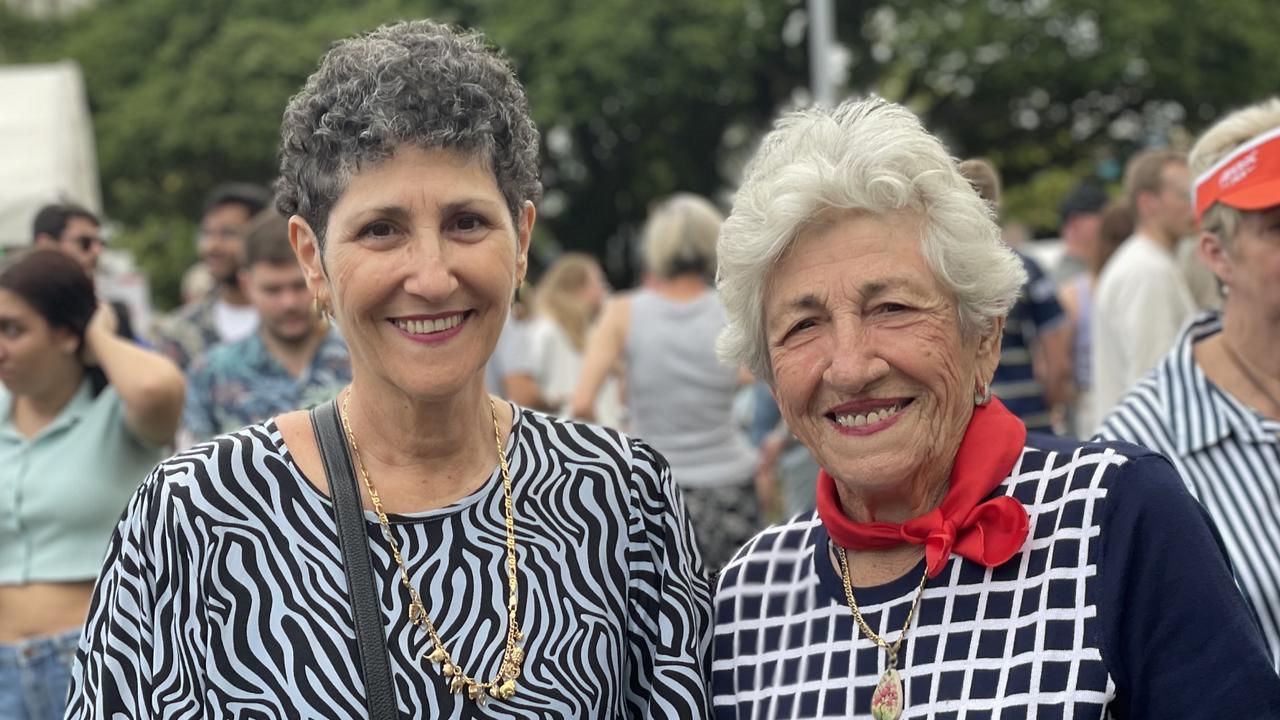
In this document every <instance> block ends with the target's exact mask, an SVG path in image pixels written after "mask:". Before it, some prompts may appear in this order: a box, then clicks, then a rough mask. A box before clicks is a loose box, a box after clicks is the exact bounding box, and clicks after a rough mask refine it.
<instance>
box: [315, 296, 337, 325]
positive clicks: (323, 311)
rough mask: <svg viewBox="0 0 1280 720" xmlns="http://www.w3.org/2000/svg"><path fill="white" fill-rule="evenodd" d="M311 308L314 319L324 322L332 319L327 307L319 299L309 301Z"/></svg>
mask: <svg viewBox="0 0 1280 720" xmlns="http://www.w3.org/2000/svg"><path fill="white" fill-rule="evenodd" d="M311 307H312V309H314V310H315V313H316V317H318V318H320V319H322V320H324V321H325V322H329V321H330V320H331V319H332V318H333V315H332V314H331V313H330V312H329V306H328V305H327V304H326V303H324V302H323V301H322V300H320V298H313V299H312V300H311Z"/></svg>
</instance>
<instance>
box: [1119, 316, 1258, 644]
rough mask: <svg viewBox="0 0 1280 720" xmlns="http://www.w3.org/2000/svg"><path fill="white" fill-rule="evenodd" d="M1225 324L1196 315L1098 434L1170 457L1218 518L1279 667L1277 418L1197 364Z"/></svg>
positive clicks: (1189, 487) (1225, 543)
mask: <svg viewBox="0 0 1280 720" xmlns="http://www.w3.org/2000/svg"><path fill="white" fill-rule="evenodd" d="M1221 330H1222V317H1221V315H1219V314H1218V313H1213V312H1210V313H1206V314H1204V315H1201V316H1199V317H1197V318H1196V319H1195V320H1193V321H1192V322H1191V323H1190V324H1189V325H1188V326H1187V327H1186V328H1184V329H1183V331H1182V333H1181V334H1180V335H1179V337H1178V341H1177V343H1176V344H1175V345H1174V347H1173V350H1172V351H1171V352H1170V353H1169V354H1168V355H1166V356H1165V358H1164V359H1163V360H1161V361H1160V363H1159V364H1158V365H1156V367H1155V368H1154V369H1153V370H1152V371H1151V372H1150V373H1148V374H1147V375H1146V377H1144V378H1143V379H1142V380H1140V381H1138V383H1137V384H1136V385H1134V386H1133V388H1131V389H1130V390H1129V393H1128V394H1127V395H1126V396H1125V398H1124V400H1122V401H1121V403H1120V404H1119V405H1117V406H1116V407H1115V408H1114V409H1113V410H1112V411H1111V412H1110V413H1109V414H1108V415H1107V417H1106V419H1105V420H1104V421H1103V424H1102V427H1101V429H1099V431H1098V438H1099V439H1103V440H1125V441H1128V442H1132V443H1135V444H1138V445H1142V446H1144V447H1147V448H1150V449H1152V450H1155V451H1156V452H1159V453H1161V454H1163V455H1165V456H1167V457H1168V458H1169V459H1170V460H1172V461H1173V463H1174V465H1175V466H1176V467H1177V468H1178V472H1179V473H1180V474H1181V475H1182V478H1183V480H1184V481H1185V482H1186V484H1187V487H1188V489H1190V490H1191V494H1192V495H1194V496H1195V497H1196V498H1198V499H1199V500H1200V502H1201V504H1203V505H1204V507H1205V509H1206V510H1207V511H1208V513H1209V515H1210V517H1212V518H1213V521H1214V523H1216V524H1217V526H1218V531H1219V532H1220V533H1221V534H1222V539H1223V544H1224V545H1225V547H1226V550H1227V555H1228V557H1229V558H1230V560H1231V564H1232V566H1233V569H1234V571H1235V575H1236V581H1237V582H1238V583H1239V585H1240V588H1241V589H1242V590H1243V591H1244V594H1245V597H1246V598H1247V599H1248V600H1249V602H1250V604H1252V606H1253V609H1254V611H1255V612H1256V613H1257V614H1258V619H1259V622H1260V624H1261V625H1262V631H1263V634H1264V636H1265V637H1266V640H1267V645H1268V646H1269V648H1270V649H1271V655H1272V657H1273V658H1274V661H1275V662H1276V663H1277V665H1276V666H1277V668H1278V669H1280V421H1277V420H1274V419H1270V418H1265V417H1262V416H1260V415H1259V414H1258V413H1257V412H1255V411H1253V410H1251V409H1249V408H1248V407H1246V406H1245V405H1244V404H1243V403H1241V402H1240V401H1239V400H1237V399H1236V398H1235V397H1233V396H1232V395H1231V394H1230V393H1228V392H1226V391H1225V390H1223V389H1222V388H1220V387H1218V386H1217V385H1214V384H1213V382H1212V381H1211V380H1209V378H1208V377H1206V376H1205V374H1204V371H1203V370H1201V369H1200V366H1199V365H1197V364H1196V361H1195V356H1194V355H1193V354H1192V349H1193V346H1194V345H1195V344H1196V343H1197V342H1199V341H1201V340H1204V339H1205V338H1208V337H1210V336H1211V335H1214V334H1215V333H1217V332H1219V331H1221Z"/></svg>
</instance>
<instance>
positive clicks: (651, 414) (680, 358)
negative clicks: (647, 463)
mask: <svg viewBox="0 0 1280 720" xmlns="http://www.w3.org/2000/svg"><path fill="white" fill-rule="evenodd" d="M722 220H723V216H722V215H721V214H720V211H719V210H717V209H716V207H715V206H714V205H712V204H711V202H710V201H708V200H707V199H705V198H702V197H699V196H697V195H691V194H687V193H681V194H678V195H674V196H672V197H670V198H667V199H665V200H663V201H661V202H659V203H657V205H655V206H654V208H653V210H652V211H651V212H650V214H649V218H648V220H647V221H646V222H645V226H644V230H643V232H642V240H641V241H642V243H643V246H642V250H643V253H644V264H645V269H646V271H647V273H648V280H647V287H645V288H643V289H640V290H636V291H634V292H630V293H625V294H623V295H621V296H620V297H617V298H615V299H614V300H613V301H611V302H610V303H608V304H607V305H606V306H605V309H604V312H603V314H602V316H601V318H600V323H599V326H598V327H597V328H596V330H595V332H593V333H592V335H591V339H590V340H589V341H588V343H587V353H586V357H585V359H584V360H583V367H582V376H581V378H580V380H579V382H578V387H577V390H576V391H575V392H574V395H573V402H572V406H571V411H572V413H573V415H574V416H575V417H584V418H590V417H592V414H593V412H594V410H593V407H594V404H595V400H596V397H597V396H598V394H599V392H600V389H601V387H602V386H603V385H604V382H605V378H606V377H607V376H608V374H609V371H610V369H611V368H613V367H615V366H616V365H617V364H618V361H619V360H621V361H622V362H623V364H624V365H625V366H626V387H627V410H628V415H629V421H630V430H631V432H633V433H635V434H636V435H637V436H639V437H643V438H645V440H646V441H648V442H650V443H653V446H654V447H655V448H657V449H658V451H659V452H661V453H662V454H663V455H664V456H666V458H667V460H668V461H669V462H670V463H671V473H672V476H673V477H674V478H675V482H676V484H678V485H679V486H680V488H681V490H683V493H684V497H685V501H686V502H687V504H688V508H689V516H690V518H691V519H692V521H693V529H694V533H695V535H696V536H697V539H698V546H699V548H701V550H702V557H703V559H704V560H705V561H706V565H707V568H708V569H709V570H711V571H712V572H714V571H715V570H717V569H719V568H720V566H721V565H723V564H724V563H725V561H727V560H728V559H729V557H730V555H732V554H733V552H734V551H735V550H737V549H738V547H739V546H740V545H741V544H742V543H743V542H745V541H746V540H747V538H749V537H751V535H752V534H753V533H755V531H756V530H757V529H758V527H757V525H758V524H759V515H760V513H759V502H758V499H757V497H756V491H755V471H756V453H755V451H754V450H753V449H752V448H751V446H750V445H749V444H748V442H747V440H746V438H745V436H743V434H742V433H741V432H739V431H738V429H737V427H736V426H735V424H734V420H733V401H734V396H735V394H736V393H737V391H738V388H739V387H740V386H741V385H742V383H743V380H744V377H743V374H742V372H741V370H740V367H739V366H738V365H736V364H726V363H723V362H721V361H720V360H719V359H718V358H717V357H716V353H715V337H716V335H717V333H719V332H720V330H721V329H722V328H723V327H724V308H723V307H721V305H720V300H719V298H717V297H716V293H715V291H714V290H713V289H712V287H711V282H710V279H711V276H712V273H713V272H714V270H715V265H716V254H715V248H716V236H717V234H718V233H719V232H720V224H721V222H722Z"/></svg>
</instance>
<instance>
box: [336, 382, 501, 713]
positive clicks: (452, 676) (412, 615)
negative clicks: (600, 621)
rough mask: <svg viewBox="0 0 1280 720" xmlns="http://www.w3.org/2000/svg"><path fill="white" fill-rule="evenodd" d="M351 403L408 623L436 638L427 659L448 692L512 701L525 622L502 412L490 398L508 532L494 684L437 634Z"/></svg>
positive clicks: (346, 420) (346, 425) (356, 451)
mask: <svg viewBox="0 0 1280 720" xmlns="http://www.w3.org/2000/svg"><path fill="white" fill-rule="evenodd" d="M349 402H351V391H350V390H348V391H347V394H346V397H344V398H343V400H342V427H343V429H344V430H346V433H347V442H348V443H350V444H351V454H352V455H354V456H355V459H356V465H357V466H358V467H359V468H360V476H361V478H363V479H364V487H365V489H366V490H368V491H369V500H370V501H371V502H372V503H373V510H374V512H376V513H377V514H378V523H379V524H381V525H382V536H383V537H385V538H386V539H387V544H388V545H390V546H391V556H392V557H393V558H395V561H396V565H398V566H399V567H400V583H401V584H402V585H404V587H405V590H407V591H408V593H409V622H410V623H412V624H414V625H420V626H422V628H423V629H424V630H426V631H427V635H428V637H430V638H431V650H430V651H429V652H427V653H426V654H424V655H423V656H422V660H423V662H424V663H432V664H435V665H438V666H440V674H441V675H443V676H444V679H445V681H446V682H448V683H449V685H448V687H449V692H451V693H458V694H465V695H466V696H467V697H469V698H471V699H472V700H474V701H476V702H477V703H479V704H481V705H483V704H484V701H485V700H486V699H488V698H490V697H492V698H494V699H496V700H509V699H510V698H511V696H513V695H515V694H516V679H517V678H519V677H520V670H521V668H522V667H523V665H524V648H522V647H520V643H521V642H523V641H524V633H522V632H520V624H519V622H518V621H517V619H516V605H517V602H518V598H519V593H518V588H519V586H518V582H517V579H516V522H515V516H514V515H513V514H512V510H511V469H510V468H508V467H507V454H506V451H505V450H504V449H503V447H502V431H501V430H500V429H499V428H498V410H497V408H496V407H494V405H493V398H489V415H490V417H491V418H493V437H494V440H495V441H496V443H497V445H498V466H499V467H500V468H501V469H502V491H503V493H504V497H503V505H502V509H503V513H504V515H505V516H506V531H507V543H506V544H507V643H506V649H504V650H503V653H502V663H501V665H499V667H498V675H497V676H496V677H494V678H493V679H492V680H486V681H480V680H477V679H475V678H473V677H472V676H470V675H468V674H466V673H465V672H463V671H462V668H461V667H459V666H458V663H457V662H455V661H454V659H453V656H452V655H450V654H449V651H448V649H446V648H445V646H444V641H443V640H441V639H440V633H439V632H437V631H436V626H435V623H433V622H431V618H430V617H428V616H427V610H426V607H425V606H423V604H422V598H421V597H420V596H419V595H418V591H417V589H416V588H414V587H413V583H411V582H409V571H408V569H406V568H405V565H404V558H402V557H401V556H400V546H399V544H397V543H396V539H395V537H394V536H393V535H392V534H391V523H390V522H389V521H388V520H387V514H386V513H385V512H383V510H382V498H380V497H379V496H378V491H377V490H375V489H374V488H373V482H371V481H370V480H369V473H368V471H366V470H365V468H364V460H362V459H361V458H360V448H358V447H357V446H356V436H355V433H353V432H351V418H350V417H349V416H348V415H347V404H348V403H349Z"/></svg>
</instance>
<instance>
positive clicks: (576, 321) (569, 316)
mask: <svg viewBox="0 0 1280 720" xmlns="http://www.w3.org/2000/svg"><path fill="white" fill-rule="evenodd" d="M608 295H609V283H608V281H606V280H605V277H604V271H602V270H601V269H600V263H597V262H596V260H595V258H593V257H591V256H590V255H585V254H583V253H565V254H564V255H562V256H560V257H559V258H557V259H556V261H555V262H553V263H552V264H551V267H549V268H547V271H546V273H544V274H543V276H542V279H541V280H540V281H538V286H537V289H536V290H534V292H533V306H534V313H535V314H534V318H533V320H532V322H531V327H530V328H529V340H530V346H531V347H532V349H533V361H534V378H535V379H536V380H537V383H538V389H539V392H540V393H541V395H542V397H544V398H545V399H546V402H547V404H548V405H550V406H551V407H553V408H556V409H557V410H558V411H559V412H560V413H561V414H565V415H567V414H569V400H570V399H571V398H572V396H573V390H574V388H575V387H576V386H577V384H578V375H579V374H580V373H581V371H582V353H583V351H584V350H585V349H586V346H587V333H588V331H590V330H591V326H592V323H594V322H595V319H596V316H597V315H598V314H599V313H600V308H601V307H602V306H603V305H604V301H605V298H606V297H608ZM594 418H595V421H596V422H597V423H598V424H600V425H604V426H606V427H612V428H619V429H621V428H622V426H623V414H622V407H621V405H620V398H619V395H618V384H617V381H616V379H615V378H614V377H613V375H612V374H611V375H610V377H609V378H608V379H607V380H606V381H605V386H604V387H603V388H602V389H601V390H600V393H599V396H598V397H597V398H596V406H595V413H594Z"/></svg>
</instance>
